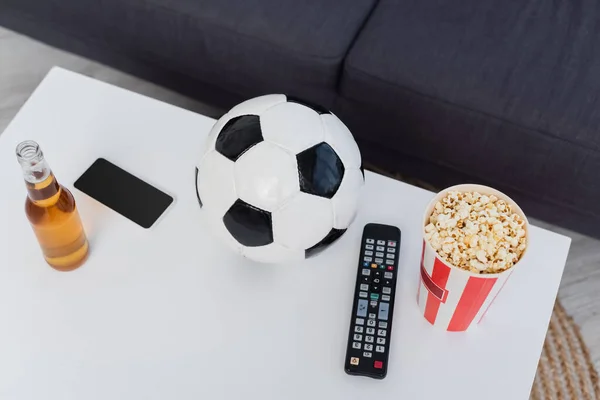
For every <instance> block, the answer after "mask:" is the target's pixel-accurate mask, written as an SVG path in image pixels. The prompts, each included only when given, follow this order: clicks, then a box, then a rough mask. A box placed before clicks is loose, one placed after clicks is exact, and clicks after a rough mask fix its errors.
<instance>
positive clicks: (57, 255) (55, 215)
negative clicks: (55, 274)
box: [17, 141, 89, 271]
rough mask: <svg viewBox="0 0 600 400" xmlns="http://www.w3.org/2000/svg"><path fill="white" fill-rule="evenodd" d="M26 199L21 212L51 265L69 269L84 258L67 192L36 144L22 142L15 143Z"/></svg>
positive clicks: (85, 249)
mask: <svg viewBox="0 0 600 400" xmlns="http://www.w3.org/2000/svg"><path fill="white" fill-rule="evenodd" d="M17 159H18V160H19V164H21V168H22V169H23V176H24V178H25V186H26V187H27V199H26V200H25V213H26V214H27V218H28V219H29V222H30V223H31V226H32V227H33V231H34V232H35V235H36V236H37V239H38V241H39V243H40V246H41V248H42V252H43V253H44V258H45V259H46V261H47V262H48V264H50V266H51V267H53V268H54V269H57V270H59V271H71V270H74V269H76V268H77V267H79V266H80V265H81V264H83V262H84V261H85V259H86V257H87V254H88V250H89V245H88V241H87V238H86V236H85V232H84V230H83V225H82V223H81V219H80V218H79V213H78V212H77V207H76V205H75V199H74V198H73V195H72V194H71V192H69V191H68V190H67V189H66V188H65V187H63V186H62V185H60V184H59V183H58V182H57V181H56V178H55V177H54V174H53V173H52V171H51V170H50V167H49V166H48V163H47V162H46V160H45V159H44V154H43V153H42V150H41V149H40V146H39V145H38V144H37V143H36V142H33V141H25V142H22V143H20V144H19V145H18V146H17Z"/></svg>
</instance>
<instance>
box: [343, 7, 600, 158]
mask: <svg viewBox="0 0 600 400" xmlns="http://www.w3.org/2000/svg"><path fill="white" fill-rule="evenodd" d="M598 18H600V10H599V9H598V8H597V2H596V1H595V0H578V1H567V0H561V1H546V2H544V1H534V0H526V1H519V2H510V1H509V2H506V1H503V0H477V1H473V0H458V1H456V0H402V1H395V0H381V1H380V2H379V5H378V6H377V7H376V9H375V11H374V13H373V16H372V17H371V18H370V19H369V21H368V22H367V24H366V27H365V29H364V31H363V32H362V33H361V35H360V37H359V38H358V40H357V42H356V44H355V45H354V46H353V48H352V50H351V52H350V54H349V57H348V61H347V63H346V65H345V76H344V79H343V84H342V92H343V94H345V95H346V96H348V97H350V98H357V99H361V100H364V101H369V102H373V103H376V104H381V105H384V104H386V103H389V104H393V102H394V98H395V95H396V94H397V93H399V91H403V90H409V91H414V92H415V93H419V94H422V95H425V96H429V97H431V98H433V99H438V100H440V101H444V102H448V103H451V104H453V105H456V106H460V107H463V108H465V109H468V110H472V111H476V112H481V113H485V114H487V115H489V116H493V117H497V118H500V119H503V120H505V121H507V122H510V123H515V124H518V125H520V126H523V127H526V128H530V129H534V130H536V131H538V132H540V133H542V134H547V135H552V136H555V137H557V138H560V139H563V140H565V141H568V142H572V143H576V144H579V145H582V146H589V147H591V148H594V149H600V134H599V127H600V73H599V71H600V48H599V47H598V45H597V43H598V42H599V41H600V30H599V29H598V23H597V21H598ZM367 88H368V89H369V90H370V91H371V92H370V94H369V96H368V99H367V98H365V97H364V93H365V90H366V89H367Z"/></svg>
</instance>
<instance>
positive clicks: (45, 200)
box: [17, 141, 61, 207]
mask: <svg viewBox="0 0 600 400" xmlns="http://www.w3.org/2000/svg"><path fill="white" fill-rule="evenodd" d="M17 159H18V160H19V164H21V168H22V170H23V178H24V179H25V186H26V187H27V195H28V196H29V199H30V200H31V201H32V202H34V203H35V204H37V205H39V206H41V207H49V206H51V205H54V204H56V202H57V201H58V199H59V197H60V192H61V187H60V185H59V184H58V182H57V181H56V178H55V176H54V174H53V173H52V170H51V169H50V166H49V165H48V163H47V162H46V159H45V158H44V154H43V153H42V150H41V149H40V146H39V145H38V144H37V143H35V142H33V141H26V142H22V143H21V144H19V145H18V146H17Z"/></svg>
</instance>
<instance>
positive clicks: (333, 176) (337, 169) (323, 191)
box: [296, 142, 344, 199]
mask: <svg viewBox="0 0 600 400" xmlns="http://www.w3.org/2000/svg"><path fill="white" fill-rule="evenodd" d="M296 159H297V160H298V174H299V177H300V190H301V191H303V192H305V193H309V194H314V195H315V196H321V197H326V198H328V199H331V198H332V197H333V195H334V194H335V193H336V192H337V190H338V188H339V187H340V184H341V183H342V178H343V177H344V164H342V160H340V158H339V157H338V155H337V154H336V152H335V150H333V149H332V148H331V146H330V145H328V144H327V143H325V142H322V143H319V144H317V145H315V146H313V147H311V148H309V149H306V150H304V151H303V152H301V153H298V154H297V155H296Z"/></svg>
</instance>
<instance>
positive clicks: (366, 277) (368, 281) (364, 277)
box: [362, 276, 371, 283]
mask: <svg viewBox="0 0 600 400" xmlns="http://www.w3.org/2000/svg"><path fill="white" fill-rule="evenodd" d="M362 281H363V282H364V283H370V282H371V279H369V277H368V276H363V277H362Z"/></svg>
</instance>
